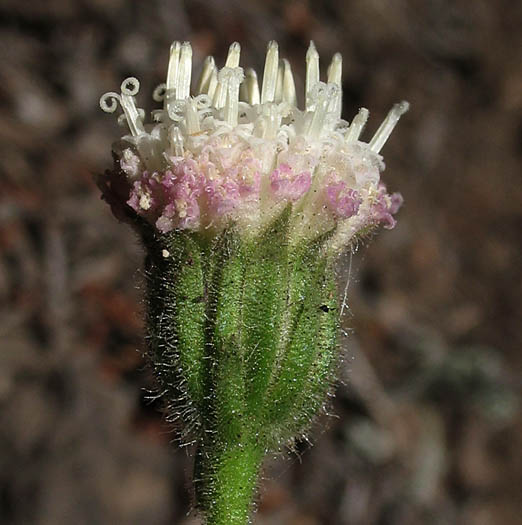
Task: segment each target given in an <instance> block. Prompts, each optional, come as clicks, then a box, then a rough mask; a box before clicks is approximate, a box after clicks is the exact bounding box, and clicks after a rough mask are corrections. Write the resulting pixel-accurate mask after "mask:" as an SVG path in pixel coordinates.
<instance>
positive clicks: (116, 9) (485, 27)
mask: <svg viewBox="0 0 522 525" xmlns="http://www.w3.org/2000/svg"><path fill="white" fill-rule="evenodd" d="M521 26H522V3H520V2H513V1H511V0H497V1H495V2H492V1H487V0H468V1H466V0H452V1H450V0H425V1H421V0H417V1H415V0H399V1H395V2H382V1H379V0H330V1H323V2H311V1H310V2H307V1H288V2H276V1H274V0H264V1H262V2H261V1H257V0H242V1H239V0H228V1H225V0H214V1H212V2H199V1H185V2H181V1H167V0H149V1H146V2H145V1H137V0H131V1H124V0H32V1H31V2H28V1H24V0H1V1H0V341H1V346H0V522H2V523H6V524H13V525H18V524H23V525H27V524H38V525H57V524H59V525H73V524H74V525H83V524H85V525H93V524H101V525H105V524H110V525H113V524H122V525H127V524H129V525H130V524H136V525H142V524H144V523H146V524H148V525H163V524H167V523H179V524H189V523H198V521H197V518H196V517H194V516H193V515H191V514H187V513H188V512H189V509H190V493H189V490H188V487H189V480H190V470H191V459H190V456H189V454H187V452H186V451H185V450H179V449H177V448H176V447H175V446H174V445H172V444H171V442H172V440H173V437H174V436H173V433H172V431H171V430H170V429H169V428H168V427H167V426H166V424H165V423H164V422H163V420H162V418H161V415H160V413H159V410H158V409H159V407H158V406H157V405H156V404H155V403H154V402H152V401H151V400H149V399H148V391H149V390H150V388H151V386H152V380H151V377H150V374H149V372H148V371H147V369H146V367H144V364H143V361H142V358H141V351H142V350H143V345H144V340H143V323H142V313H143V305H142V297H143V287H142V282H143V281H142V275H141V270H140V268H141V267H142V259H143V253H142V251H141V248H140V247H139V245H138V242H137V239H136V238H135V237H134V234H133V233H132V232H131V231H130V230H129V229H128V228H127V226H126V225H123V224H120V223H118V222H117V221H116V220H115V219H114V218H113V217H112V216H111V214H110V211H109V208H108V206H107V205H106V204H105V203H104V202H102V201H101V200H100V195H99V191H98V189H97V188H96V186H95V184H94V182H93V175H94V174H95V173H100V172H101V171H103V170H104V169H105V168H106V167H109V166H110V164H111V157H110V145H111V143H112V142H113V141H114V140H116V139H117V138H118V137H119V136H120V134H121V130H120V129H119V128H118V126H117V124H116V122H115V120H116V119H114V118H113V117H111V116H107V115H106V114H104V113H102V112H101V111H100V110H99V106H98V100H99V97H100V95H101V94H102V93H104V92H106V91H111V90H117V89H118V88H119V85H120V83H121V80H122V79H123V78H125V77H126V76H129V75H133V76H136V77H138V78H139V79H140V80H141V82H142V87H141V93H140V102H141V104H140V105H141V106H143V107H145V108H146V109H147V110H150V109H152V107H153V105H152V103H149V102H148V96H147V94H150V93H152V89H153V87H154V86H155V85H156V84H158V83H160V82H161V81H162V80H163V78H164V75H165V71H166V66H167V60H168V50H169V45H170V42H171V41H172V40H190V41H191V42H192V45H193V48H194V61H195V63H196V64H200V63H201V62H202V60H203V58H204V57H205V56H206V55H207V54H212V55H214V56H215V57H216V60H217V62H218V64H222V63H223V60H224V57H225V56H226V51H227V49H228V46H229V44H230V43H231V42H233V41H235V40H237V41H239V42H241V44H242V49H243V52H242V59H241V62H242V64H243V65H251V66H254V67H256V68H257V69H258V71H261V70H262V65H263V60H264V52H265V49H266V43H267V41H269V40H272V39H276V40H278V41H279V44H280V49H281V52H282V55H283V56H286V57H287V58H289V60H290V62H291V63H292V64H293V66H294V68H295V75H296V77H297V81H298V84H299V86H302V85H303V82H302V80H303V72H304V55H305V52H306V49H307V47H308V42H309V40H310V39H313V40H314V41H315V43H316V46H317V48H318V50H319V52H320V54H321V57H322V58H324V59H325V60H323V62H322V67H323V68H325V67H326V65H327V63H328V61H329V59H330V57H331V56H332V54H333V53H334V52H336V51H340V52H341V53H342V54H343V58H344V63H343V88H344V109H343V116H344V117H345V118H346V119H351V118H352V116H353V115H354V114H355V113H356V111H357V109H358V108H359V107H361V106H365V107H368V108H370V110H371V120H370V122H369V125H368V130H367V135H365V136H366V137H369V136H371V134H372V132H373V131H375V129H376V128H377V127H378V125H379V123H380V122H381V120H382V118H383V117H384V116H385V114H386V112H387V111H388V109H389V108H390V107H391V105H392V104H393V103H394V102H396V101H399V100H402V99H405V100H408V101H409V102H410V103H411V110H410V112H409V113H408V114H406V115H405V116H404V117H403V119H402V120H401V122H400V124H399V126H398V128H397V129H396V131H395V132H394V134H393V135H392V137H391V139H390V141H389V142H388V143H387V144H386V146H385V148H384V150H383V153H384V156H385V159H386V164H387V170H386V172H385V173H384V178H385V180H386V182H387V185H388V187H389V188H390V190H392V191H396V190H400V191H401V192H402V194H403V196H404V199H405V204H404V207H403V209H402V211H401V212H400V214H399V217H398V219H399V222H398V226H397V227H396V229H395V230H393V231H391V232H382V233H381V234H380V235H379V236H377V237H376V238H375V239H374V240H373V242H372V243H370V244H369V246H367V247H364V248H363V249H362V250H360V253H357V254H355V255H354V256H349V255H347V256H345V257H344V258H343V261H342V264H341V267H340V271H339V280H340V286H341V287H342V288H343V289H344V287H345V285H346V284H347V283H348V295H347V297H348V299H347V302H348V305H349V310H348V313H347V315H346V316H345V319H344V325H345V329H346V331H347V332H349V336H348V337H347V338H346V341H345V346H346V359H345V362H344V364H343V367H342V371H341V375H342V383H341V384H340V385H339V387H338V389H337V392H336V397H335V399H333V400H332V403H331V416H323V417H322V418H321V419H320V420H319V421H318V422H317V424H316V427H315V429H314V431H313V433H312V435H311V439H310V443H309V442H305V441H304V442H302V443H299V446H298V449H297V452H296V453H292V454H290V453H289V454H288V455H287V457H285V458H277V459H273V460H269V461H268V463H267V466H266V469H265V473H264V478H265V479H264V481H263V483H262V487H261V490H260V497H259V501H258V507H259V512H258V514H257V516H256V518H255V523H256V524H259V525H261V524H289V525H292V524H295V525H319V524H324V525H326V524H332V525H333V524H335V525H340V524H346V525H396V524H397V525H398V524H400V525H417V524H420V523H422V524H424V525H432V524H433V525H439V524H440V525H442V524H458V525H490V524H495V525H515V524H516V523H520V521H518V520H519V519H520V516H521V515H522V504H521V500H520V488H521V486H522V453H521V451H522V417H521V412H520V393H521V374H520V371H521V364H522V353H521V351H520V350H521V348H522V329H521V325H522V315H521V296H522V279H521V247H522V246H521V244H522V243H521V231H522V184H521V177H522V170H521V167H522V69H521V67H520V66H521V64H522V32H521V31H520V27H521Z"/></svg>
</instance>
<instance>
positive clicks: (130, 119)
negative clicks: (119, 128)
mask: <svg viewBox="0 0 522 525" xmlns="http://www.w3.org/2000/svg"><path fill="white" fill-rule="evenodd" d="M139 89H140V83H139V81H138V79H137V78H134V77H129V78H127V79H125V80H124V81H123V82H122V83H121V97H120V98H121V107H122V108H123V112H124V113H125V118H126V119H127V124H128V125H129V129H130V132H131V133H132V135H133V136H135V137H137V136H138V135H141V134H142V133H144V132H145V129H144V128H143V123H142V115H140V111H139V110H138V108H136V103H135V102H134V95H137V93H138V91H139Z"/></svg>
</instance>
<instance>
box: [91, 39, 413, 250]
mask: <svg viewBox="0 0 522 525" xmlns="http://www.w3.org/2000/svg"><path fill="white" fill-rule="evenodd" d="M239 57H240V46H239V44H238V43H234V44H232V45H231V46H230V49H229V53H228V56H227V59H226V62H225V65H224V67H222V68H221V69H218V68H217V66H216V64H215V61H214V59H213V58H212V57H208V58H207V59H206V60H205V63H204V65H203V70H202V72H201V76H200V78H199V80H198V82H197V84H196V88H195V90H194V91H193V92H192V93H191V80H192V78H191V75H192V48H191V46H190V44H189V43H186V42H185V43H183V44H180V43H179V42H175V43H174V44H172V46H171V49H170V60H169V65H168V72H167V79H166V82H165V84H161V85H160V86H158V87H157V88H156V90H155V92H154V99H155V100H156V101H158V102H162V103H163V108H162V109H159V110H156V111H153V113H152V117H153V122H152V123H150V124H145V123H144V112H143V110H141V109H138V108H137V107H136V102H135V96H136V95H137V93H138V91H139V82H138V80H137V79H135V78H128V79H126V80H125V81H124V82H123V83H122V85H121V93H120V94H117V93H113V92H110V93H106V94H105V95H103V97H102V98H101V99H100V105H101V107H102V109H103V110H105V111H107V112H113V111H115V109H116V107H117V102H119V103H120V105H121V107H122V109H123V114H122V115H121V117H120V123H121V124H123V125H127V126H128V129H129V132H130V133H129V134H127V135H125V136H123V137H122V139H121V141H120V142H119V144H118V145H117V146H116V147H115V156H116V159H117V165H116V169H115V170H113V171H112V172H109V173H108V175H107V178H108V179H109V182H107V181H105V187H106V188H112V187H118V188H119V194H120V195H121V187H122V180H121V179H122V178H123V183H126V184H127V187H128V189H127V196H126V199H125V203H126V205H128V207H129V208H130V209H132V210H133V212H134V213H136V214H137V215H139V216H141V217H142V218H144V219H145V220H146V221H148V222H149V223H151V224H153V225H155V227H156V228H157V229H158V230H159V231H160V232H162V233H165V232H168V231H171V230H175V229H177V230H188V231H201V232H209V233H210V234H212V233H216V232H219V231H221V230H223V229H224V228H225V227H227V226H234V227H236V228H237V229H238V230H239V231H240V232H245V233H254V234H255V233H256V232H260V231H262V230H263V228H264V227H266V226H267V225H268V223H269V222H271V221H273V220H274V219H275V218H276V217H277V215H278V214H280V213H282V212H283V210H284V209H285V208H286V207H288V206H290V207H291V217H292V218H291V225H292V226H291V233H293V234H294V237H295V238H301V237H305V238H308V239H310V238H313V237H317V236H319V235H321V234H323V233H326V232H328V231H332V232H333V233H334V235H333V238H334V239H335V241H332V242H333V243H334V244H335V245H336V246H339V245H347V244H349V243H350V241H351V239H352V238H353V237H355V236H356V235H357V234H358V233H359V232H361V231H367V230H368V228H369V227H372V226H375V225H378V224H382V225H384V226H385V227H387V228H392V227H393V226H394V225H395V219H394V218H393V215H394V213H396V211H397V210H398V208H399V206H400V204H401V202H402V198H401V197H400V195H399V194H393V195H388V193H387V192H386V189H385V186H384V185H383V184H382V183H381V181H380V172H381V171H382V170H383V168H384V164H383V162H382V158H381V156H380V154H379V152H380V150H381V148H382V146H383V145H384V143H385V142H386V140H387V139H388V137H389V135H390V133H391V132H392V130H393V128H394V127H395V125H396V123H397V121H398V120H399V117H400V116H401V115H402V114H403V113H404V112H405V111H407V109H408V103H407V102H401V103H399V104H396V105H395V106H394V107H393V108H392V109H391V111H390V112H389V114H388V116H387V117H386V118H385V120H384V122H383V123H382V125H381V126H380V128H379V129H378V130H377V132H376V133H375V135H374V137H373V138H372V139H371V140H370V141H369V142H368V143H366V142H363V141H361V140H360V135H361V132H362V130H363V128H364V126H365V124H366V121H367V119H368V110H366V109H365V108H362V109H361V110H360V111H359V113H358V114H357V115H356V116H355V117H354V118H353V120H352V122H351V123H348V122H347V121H345V120H342V119H341V118H340V116H341V101H342V92H341V77H342V58H341V55H340V54H338V53H337V54H336V55H334V57H333V59H332V62H331V64H330V66H329V68H328V75H327V78H326V79H325V81H322V80H321V79H320V76H319V55H318V53H317V51H316V49H315V46H314V44H313V43H311V44H310V48H309V49H308V52H307V55H306V89H305V107H304V108H299V107H298V105H297V95H296V89H295V84H294V79H293V75H292V70H291V67H290V64H289V63H288V61H287V60H280V59H279V49H278V45H277V43H275V42H270V44H269V45H268V51H267V55H266V61H265V68H264V72H263V79H262V83H261V85H260V84H259V82H258V79H257V78H258V77H257V74H256V72H255V71H254V70H252V69H247V70H246V71H244V70H243V68H242V67H240V66H239ZM115 179H118V180H115ZM123 185H124V184H123ZM108 200H110V201H111V203H113V201H114V196H113V195H112V196H109V197H108ZM113 207H114V206H113ZM120 211H121V210H120Z"/></svg>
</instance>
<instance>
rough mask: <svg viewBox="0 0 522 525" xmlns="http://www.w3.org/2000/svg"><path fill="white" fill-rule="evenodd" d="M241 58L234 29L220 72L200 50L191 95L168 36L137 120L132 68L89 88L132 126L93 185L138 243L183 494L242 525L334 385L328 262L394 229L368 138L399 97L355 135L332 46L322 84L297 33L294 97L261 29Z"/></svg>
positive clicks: (380, 138) (393, 115) (387, 123)
mask: <svg viewBox="0 0 522 525" xmlns="http://www.w3.org/2000/svg"><path fill="white" fill-rule="evenodd" d="M239 58H240V46H239V44H238V43H234V44H232V45H231V46H230V49H229V52H228V56H227V59H226V62H225V65H224V67H222V68H221V69H218V68H217V66H216V64H215V61H214V59H213V58H212V57H209V58H207V59H206V60H205V62H204V65H203V69H202V72H201V76H200V78H199V80H198V81H197V83H196V88H195V91H194V92H192V93H191V84H192V77H191V75H192V49H191V47H190V44H188V43H183V44H180V43H179V42H175V43H174V44H172V46H171V49H170V59H169V65H168V71H167V79H166V82H165V83H164V84H161V85H160V86H158V88H156V90H155V91H154V99H155V100H156V101H157V102H161V103H162V108H161V109H159V110H156V111H153V114H152V116H153V119H152V120H153V122H151V123H145V122H144V112H143V110H142V109H139V108H138V107H137V106H136V100H135V96H136V95H137V94H138V91H139V82H138V80H137V79H135V78H133V77H131V78H128V79H126V80H125V81H124V82H123V83H122V85H121V93H119V94H118V93H114V92H110V93H106V94H105V95H103V96H102V98H101V99H100V105H101V107H102V109H103V110H104V111H107V112H114V111H115V110H116V108H117V105H118V103H119V104H120V105H121V107H122V109H123V114H122V115H121V117H120V123H122V124H123V125H126V126H127V127H128V130H129V133H128V134H126V135H124V136H123V137H122V138H121V140H120V141H119V142H118V143H117V144H115V145H114V148H113V153H114V158H115V167H114V169H112V170H110V171H107V172H106V173H105V175H104V176H102V177H100V187H101V189H102V191H103V194H104V197H105V199H106V200H107V201H108V202H109V203H110V205H111V207H112V209H113V211H114V213H115V215H116V216H117V217H118V218H120V219H124V220H127V221H129V222H131V223H132V224H133V225H134V226H135V227H136V228H137V229H138V231H139V232H140V234H141V236H142V239H143V242H144V244H145V246H146V249H147V261H146V270H147V280H148V317H147V325H148V343H149V352H148V356H149V359H150V362H151V365H152V368H153V370H154V372H155V374H156V377H157V379H158V382H159V384H160V388H161V391H162V392H163V395H164V397H165V403H166V406H167V410H168V415H169V418H170V419H171V420H172V421H174V420H181V421H183V423H184V425H185V427H184V431H183V432H182V435H183V436H184V438H185V440H186V441H188V440H189V437H190V439H191V440H192V442H194V443H196V444H197V453H196V464H195V476H194V480H195V483H196V494H197V500H198V507H199V508H200V509H201V510H202V512H203V513H204V516H205V517H206V519H207V522H208V523H209V524H214V525H216V524H224V523H227V524H232V525H233V524H241V523H246V522H247V520H248V516H249V512H250V509H251V502H252V498H253V495H254V491H255V486H256V480H257V476H258V472H259V469H260V465H261V462H262V459H263V457H264V455H265V454H266V453H267V452H268V451H270V450H277V449H280V448H281V447H282V446H284V445H286V444H289V443H291V442H292V441H293V440H294V439H295V438H296V437H297V436H299V435H302V434H303V433H304V432H306V431H307V430H308V428H309V426H310V423H311V421H312V419H313V418H314V417H315V415H316V413H317V412H318V411H320V409H321V407H322V406H323V404H324V402H325V398H326V394H327V393H328V392H329V391H330V390H331V388H332V386H333V383H334V379H335V371H336V367H337V363H338V361H339V356H340V348H339V345H338V332H339V305H338V298H337V291H336V285H335V278H334V277H335V276H334V263H335V259H336V256H337V255H338V253H340V252H341V251H342V250H343V249H345V248H346V247H349V246H350V245H352V243H353V242H354V241H355V240H356V239H357V238H358V237H360V236H361V235H364V234H367V233H368V232H369V231H370V230H372V229H375V228H376V227H377V226H379V225H383V226H384V227H385V228H393V227H394V225H395V219H394V214H395V213H396V212H397V211H398V209H399V207H400V205H401V204H402V197H401V196H400V195H399V194H397V193H393V194H391V195H390V194H389V193H388V192H387V191H386V187H385V186H384V184H383V183H382V182H381V180H380V173H381V171H382V170H383V168H384V163H383V161H382V157H381V155H380V151H381V148H382V147H383V145H384V143H385V142H386V140H387V139H388V137H389V135H390V133H391V132H392V130H393V128H394V127H395V125H396V123H397V121H398V120H399V118H400V116H401V115H402V114H403V113H404V112H405V111H406V110H407V109H408V104H407V103H406V102H401V103H399V104H396V105H395V106H393V108H392V109H391V111H390V112H389V114H388V116H387V117H386V118H385V120H384V122H383V123H382V124H381V126H380V127H379V129H378V130H377V132H376V133H375V135H374V136H373V138H372V139H371V140H370V141H369V142H368V143H366V142H363V141H362V140H361V139H360V137H361V133H362V131H363V128H364V126H365V124H366V121H367V119H368V110H366V109H365V108H362V109H361V110H360V111H359V112H358V114H357V115H356V116H355V117H354V118H353V120H352V121H351V123H348V122H347V121H345V120H342V119H341V101H342V92H341V79H342V59H341V56H340V55H339V54H336V55H334V57H333V59H332V62H331V64H330V66H329V68H328V74H327V78H326V80H325V81H321V79H320V76H319V55H318V53H317V51H316V49H315V47H314V45H313V43H312V44H311V45H310V48H309V49H308V52H307V54H306V82H305V83H306V86H305V97H304V98H305V104H304V108H299V107H298V104H297V94H296V88H295V84H294V79H293V74H292V70H291V67H290V64H289V63H288V61H287V60H284V59H283V60H280V58H279V49H278V46H277V44H276V43H275V42H271V43H270V44H269V45H268V51H267V55H266V61H265V67H264V72H263V78H262V82H261V84H260V83H259V82H258V77H257V74H256V72H255V71H254V70H252V69H247V70H246V71H244V70H243V68H242V67H240V65H239V63H240V60H239Z"/></svg>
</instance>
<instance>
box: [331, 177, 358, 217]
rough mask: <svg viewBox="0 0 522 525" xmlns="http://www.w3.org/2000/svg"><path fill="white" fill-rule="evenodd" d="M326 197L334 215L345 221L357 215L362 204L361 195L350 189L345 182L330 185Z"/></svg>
mask: <svg viewBox="0 0 522 525" xmlns="http://www.w3.org/2000/svg"><path fill="white" fill-rule="evenodd" d="M326 197H327V201H328V206H329V208H330V209H331V210H332V212H333V213H334V215H336V216H338V217H341V218H343V219H348V218H349V217H352V216H353V215H356V214H357V212H358V211H359V206H360V205H361V202H362V199H361V198H360V197H359V193H358V192H357V191H355V190H353V189H351V188H348V186H347V185H346V183H345V182H343V181H338V182H333V183H331V184H329V185H328V186H327V188H326Z"/></svg>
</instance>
